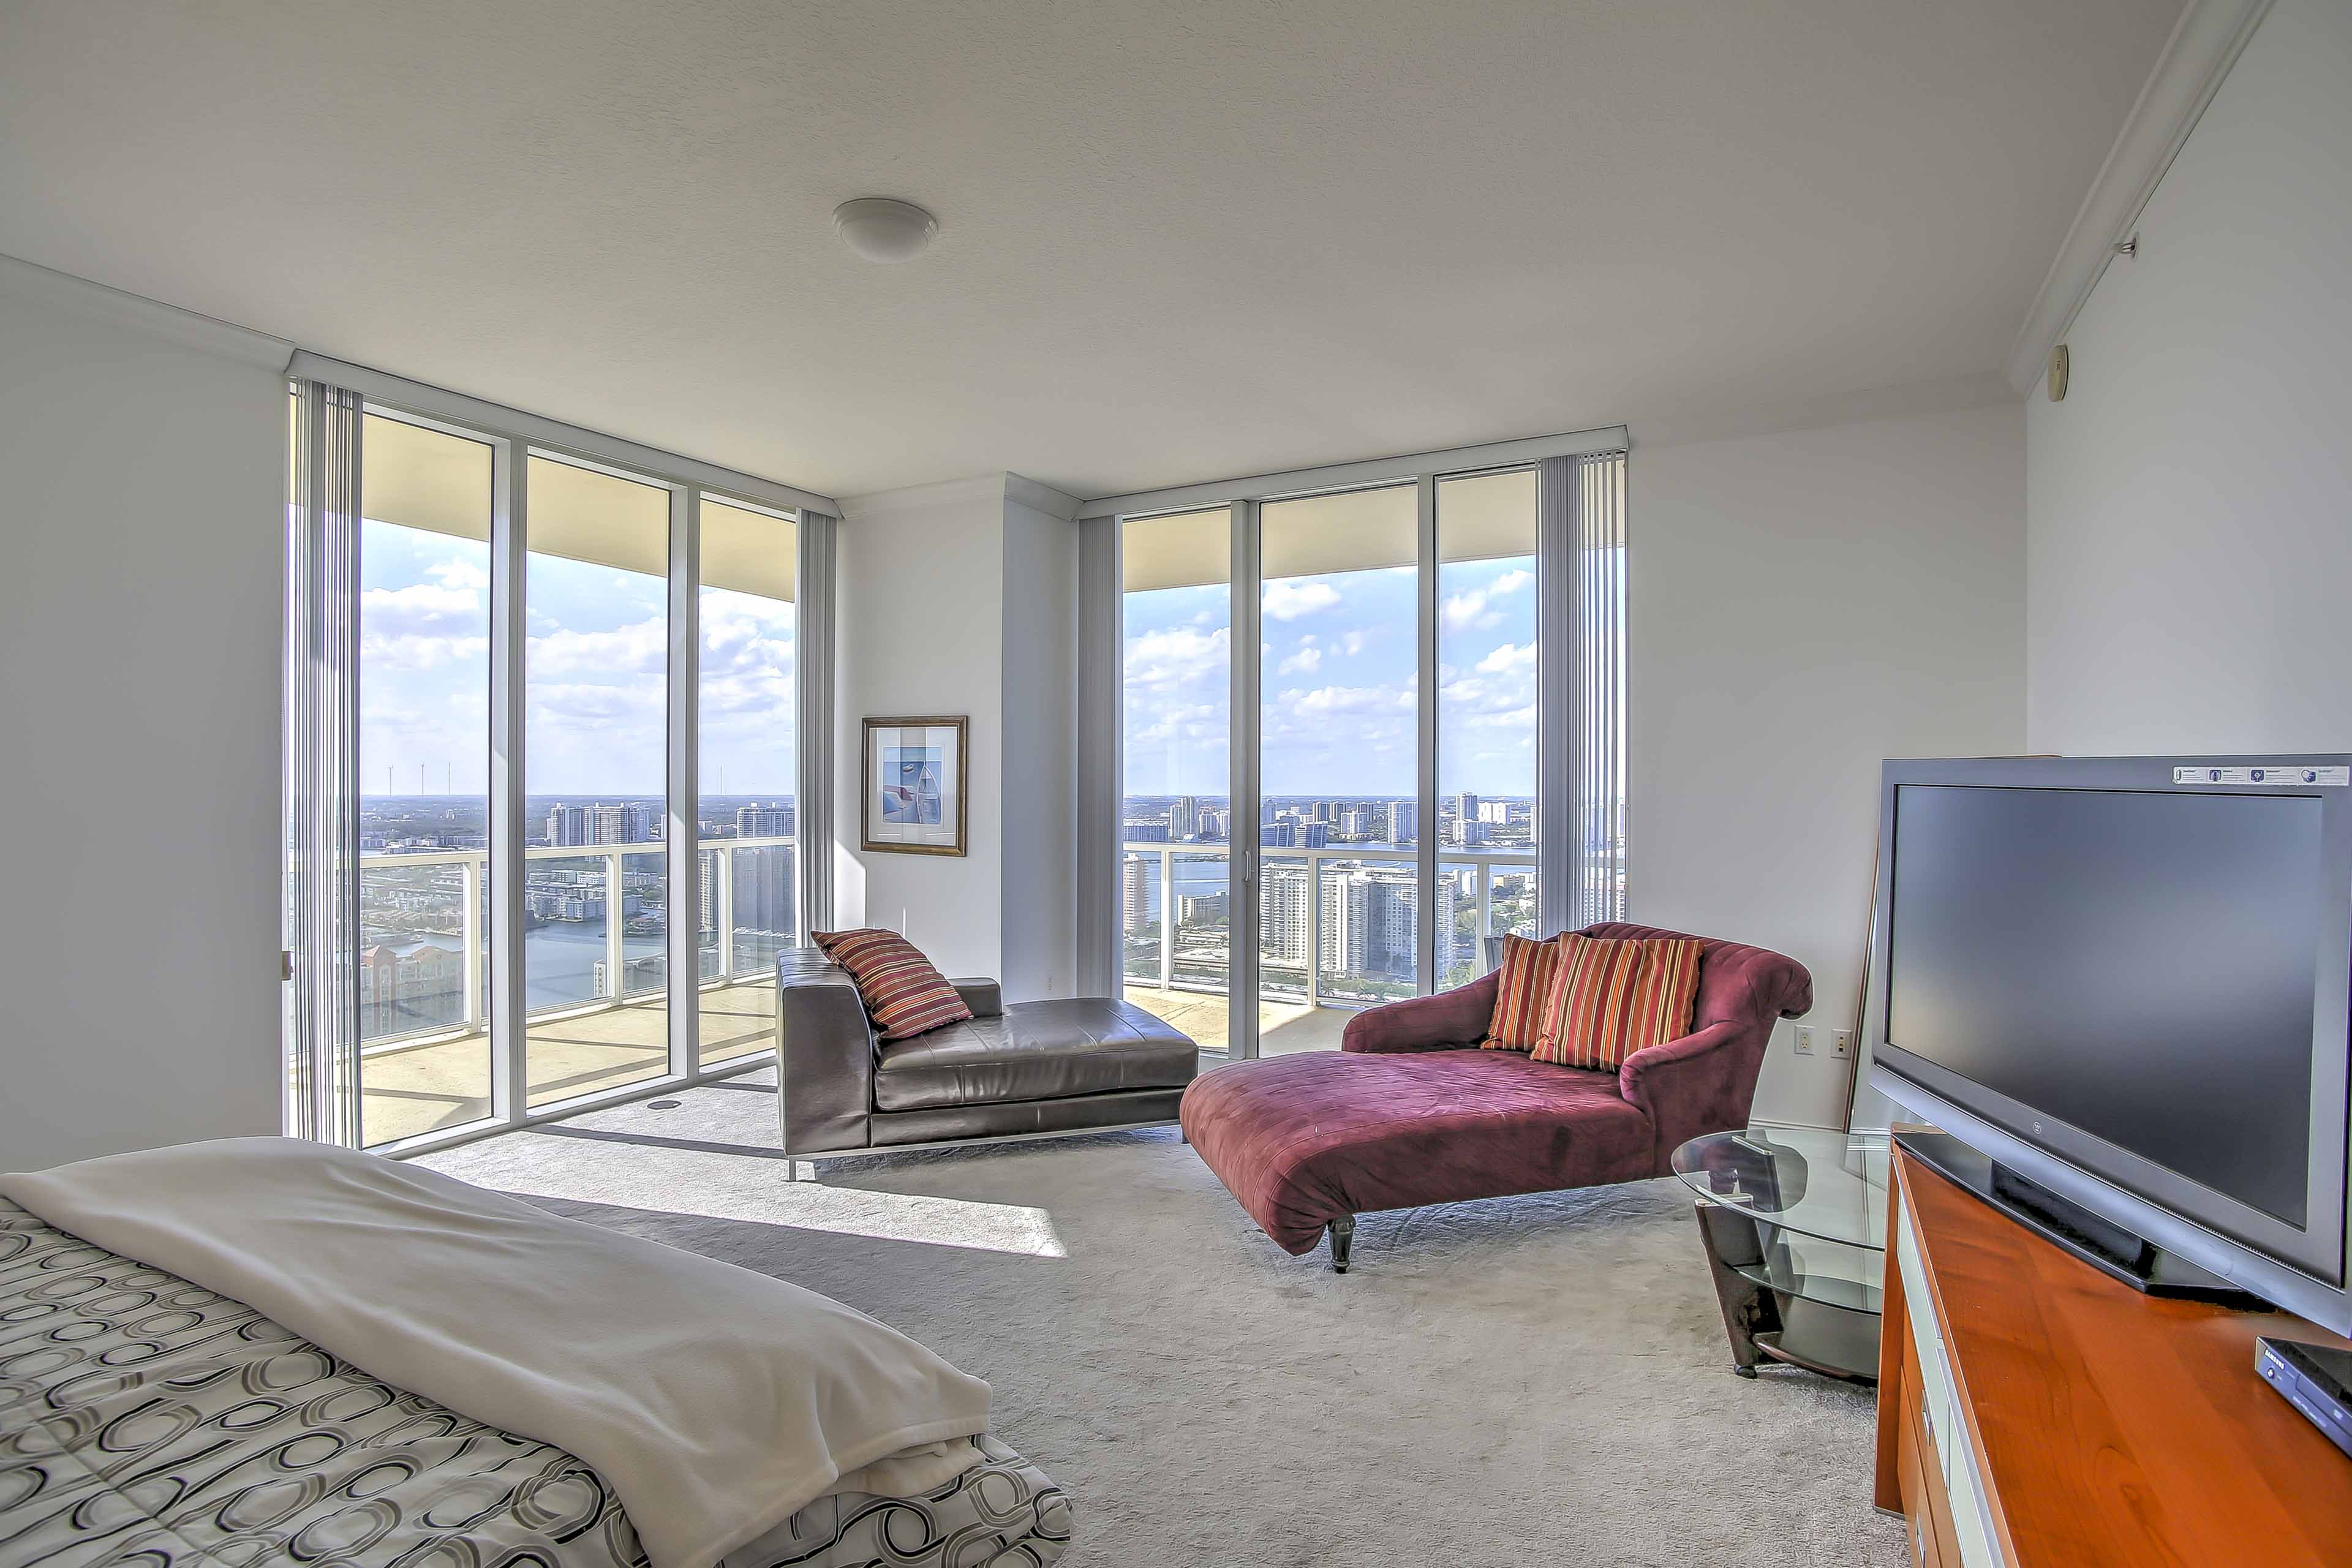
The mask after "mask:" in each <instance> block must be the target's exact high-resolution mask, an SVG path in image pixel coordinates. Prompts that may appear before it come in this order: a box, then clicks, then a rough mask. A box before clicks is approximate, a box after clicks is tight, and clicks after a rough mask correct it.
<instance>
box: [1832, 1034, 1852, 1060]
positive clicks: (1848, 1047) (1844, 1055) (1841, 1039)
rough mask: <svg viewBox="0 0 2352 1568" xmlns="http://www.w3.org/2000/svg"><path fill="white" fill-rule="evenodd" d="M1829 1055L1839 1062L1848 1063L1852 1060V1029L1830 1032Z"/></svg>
mask: <svg viewBox="0 0 2352 1568" xmlns="http://www.w3.org/2000/svg"><path fill="white" fill-rule="evenodd" d="M1830 1055H1832V1056H1833V1057H1835V1058H1837V1059H1838V1060H1840V1061H1848V1060H1851V1059H1852V1058H1853V1030H1852V1029H1832V1030H1831V1031H1830Z"/></svg>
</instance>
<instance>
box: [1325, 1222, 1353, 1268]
mask: <svg viewBox="0 0 2352 1568" xmlns="http://www.w3.org/2000/svg"><path fill="white" fill-rule="evenodd" d="M1330 1229H1331V1272H1332V1273H1334V1274H1345V1273H1346V1272H1347V1271H1348V1248H1349V1245H1350V1244H1351V1243H1352V1242H1354V1240H1355V1239H1356V1216H1355V1215H1351V1214H1343V1215H1340V1216H1339V1218H1338V1219H1335V1220H1333V1221H1332V1222H1331V1226H1330Z"/></svg>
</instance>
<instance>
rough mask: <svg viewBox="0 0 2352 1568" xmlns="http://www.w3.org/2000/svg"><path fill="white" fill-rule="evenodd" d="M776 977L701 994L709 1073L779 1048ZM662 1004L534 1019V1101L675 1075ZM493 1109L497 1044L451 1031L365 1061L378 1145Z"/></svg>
mask: <svg viewBox="0 0 2352 1568" xmlns="http://www.w3.org/2000/svg"><path fill="white" fill-rule="evenodd" d="M775 996H776V987H775V983H774V982H773V981H772V980H753V981H745V982H743V983H741V984H734V985H723V986H714V987H712V988H711V989H709V990H707V991H705V992H703V993H702V1006H701V1013H702V1026H701V1032H702V1062H703V1065H704V1066H705V1067H709V1066H713V1065H715V1064H717V1063H719V1062H724V1061H730V1060H734V1059H737V1058H742V1057H749V1056H753V1055H756V1054H758V1053H760V1052H761V1051H765V1050H768V1049H770V1048H771V1047H773V1046H774V1044H775V1027H776V1002H775ZM664 1000H665V999H664V998H663V997H661V996H658V995H656V996H647V997H643V998H641V999H639V1000H636V1001H633V1002H625V1003H623V1004H622V1005H620V1006H617V1007H604V1008H601V1009H599V1010H597V1011H594V1012H588V1013H572V1014H561V1015H557V1016H551V1017H542V1018H533V1019H532V1020H531V1021H530V1050H529V1052H528V1055H527V1057H526V1062H527V1067H526V1071H527V1073H528V1075H529V1079H530V1103H531V1104H532V1105H534V1106H537V1105H544V1104H546V1103H548V1102H549V1101H551V1100H569V1099H571V1098H572V1096H574V1095H581V1094H593V1093H595V1092H596V1091H597V1090H599V1089H620V1088H623V1087H625V1086H626V1085H628V1084H632V1083H642V1082H644V1081H646V1079H656V1078H659V1077H661V1076H662V1075H663V1074H664V1073H666V1072H667V1071H668V1070H669V1039H668V1035H669V1031H668V1027H667V1016H666V1011H665V1007H664ZM489 1113H490V1040H489V1037H488V1035H486V1034H482V1033H479V1032H478V1031H477V1032H469V1033H466V1034H459V1035H445V1036H442V1037H439V1038H437V1039H433V1040H425V1041H421V1042H419V1043H417V1044H415V1045H413V1046H396V1047H384V1048H380V1049H372V1050H370V1051H368V1052H366V1053H364V1054H362V1058H361V1059H360V1121H361V1129H362V1136H363V1138H364V1140H365V1142H367V1144H368V1145H369V1146H370V1147H371V1148H372V1147H373V1146H374V1145H376V1144H379V1143H389V1142H393V1141H394V1140H395V1139H400V1138H414V1137H415V1136H417V1135H418V1134H419V1133H424V1132H434V1131H439V1130H440V1129H442V1128H445V1127H458V1126H462V1125H464V1124H465V1123H467V1122H468V1121H480V1120H481V1119H482V1118H484V1117H486V1116H488V1114H489Z"/></svg>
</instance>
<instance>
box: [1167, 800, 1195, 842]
mask: <svg viewBox="0 0 2352 1568" xmlns="http://www.w3.org/2000/svg"><path fill="white" fill-rule="evenodd" d="M1200 830H1201V803H1200V801H1198V800H1197V799H1195V798H1194V797H1192V795H1178V796H1177V797H1176V804H1175V805H1171V806H1170V807H1169V808H1168V837H1171V838H1190V837H1192V835H1194V834H1195V833H1198V832H1199V831H1200Z"/></svg>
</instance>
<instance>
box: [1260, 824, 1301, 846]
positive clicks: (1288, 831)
mask: <svg viewBox="0 0 2352 1568" xmlns="http://www.w3.org/2000/svg"><path fill="white" fill-rule="evenodd" d="M1257 841H1258V842H1259V843H1260V844H1261V845H1263V846H1265V847H1266V848H1268V849H1296V848H1297V847H1298V825H1297V823H1295V822H1269V823H1267V824H1265V826H1263V827H1260V828H1259V829H1258V830H1257Z"/></svg>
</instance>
